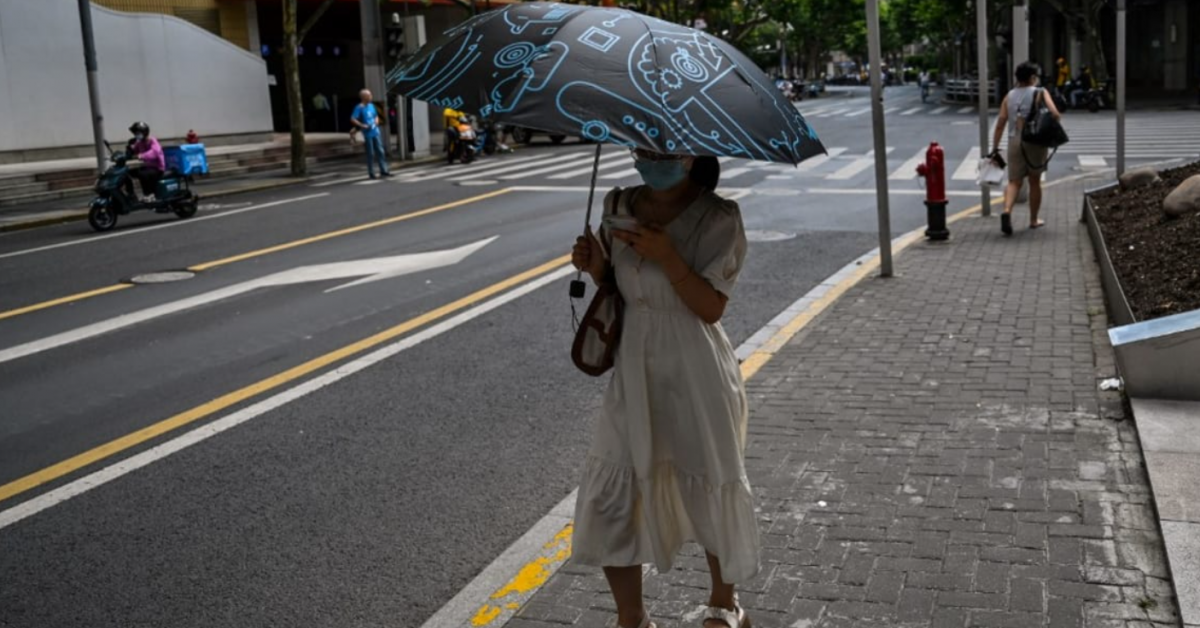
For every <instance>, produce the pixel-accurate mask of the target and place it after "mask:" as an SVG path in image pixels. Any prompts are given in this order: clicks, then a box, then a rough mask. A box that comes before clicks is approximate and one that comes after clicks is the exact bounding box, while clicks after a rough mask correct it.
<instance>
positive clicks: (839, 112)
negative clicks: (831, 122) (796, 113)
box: [813, 107, 849, 118]
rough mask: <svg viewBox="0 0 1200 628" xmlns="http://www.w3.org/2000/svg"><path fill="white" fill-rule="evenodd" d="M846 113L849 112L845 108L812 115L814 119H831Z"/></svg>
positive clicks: (836, 108)
mask: <svg viewBox="0 0 1200 628" xmlns="http://www.w3.org/2000/svg"><path fill="white" fill-rule="evenodd" d="M846 111H849V109H847V108H846V107H834V108H832V109H829V110H827V111H822V112H821V113H818V114H816V115H814V116H813V117H814V118H831V117H833V116H840V115H842V114H843V113H845V112H846Z"/></svg>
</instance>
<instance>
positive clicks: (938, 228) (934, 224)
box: [917, 142, 950, 240]
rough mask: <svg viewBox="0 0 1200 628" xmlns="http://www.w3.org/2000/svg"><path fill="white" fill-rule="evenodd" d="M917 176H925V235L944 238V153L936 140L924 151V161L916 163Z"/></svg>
mask: <svg viewBox="0 0 1200 628" xmlns="http://www.w3.org/2000/svg"><path fill="white" fill-rule="evenodd" d="M917 176H919V177H925V214H926V220H927V222H928V223H929V228H928V229H926V230H925V237H927V238H929V239H930V240H945V239H947V238H949V237H950V231H949V230H948V229H946V204H947V202H946V154H945V153H944V152H943V151H942V147H941V146H939V145H938V143H937V142H933V143H932V144H930V145H929V150H927V151H925V163H923V164H918V165H917Z"/></svg>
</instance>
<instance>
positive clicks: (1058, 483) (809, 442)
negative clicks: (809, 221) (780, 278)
mask: <svg viewBox="0 0 1200 628" xmlns="http://www.w3.org/2000/svg"><path fill="white" fill-rule="evenodd" d="M1093 184H1095V181H1090V182H1081V181H1076V182H1072V183H1064V184H1063V185H1060V186H1057V187H1053V188H1051V189H1050V190H1048V191H1047V195H1046V205H1047V207H1046V212H1045V213H1046V220H1047V222H1048V223H1049V224H1048V227H1047V228H1045V229H1043V230H1041V231H1032V232H1031V231H1027V230H1024V229H1019V230H1018V231H1017V234H1016V235H1015V236H1014V237H1013V238H1010V239H1006V238H1002V237H1001V236H1000V233H999V221H998V219H996V218H994V217H993V218H990V219H983V218H978V217H971V218H968V219H965V220H962V221H959V222H957V223H954V224H953V225H952V226H951V230H952V232H953V237H952V239H951V241H950V242H948V243H938V244H933V243H926V242H919V243H917V244H914V245H913V246H911V247H910V248H908V249H907V250H905V251H904V252H902V253H901V254H900V255H898V256H897V259H896V268H897V270H898V272H899V276H898V277H896V278H894V279H887V280H884V279H879V278H874V277H872V278H869V279H866V280H864V281H863V282H862V283H860V284H859V285H857V286H855V287H853V288H852V289H850V290H849V292H847V293H846V294H845V295H843V296H842V297H841V299H840V300H839V301H838V302H837V303H835V304H833V305H832V306H831V307H830V308H829V309H828V310H826V311H825V313H824V314H822V315H821V316H820V317H819V318H818V319H817V320H815V321H814V322H812V323H811V324H809V325H808V326H807V327H806V328H805V330H804V331H803V332H801V334H800V335H798V336H797V337H796V338H794V339H793V340H792V341H791V342H790V343H789V344H788V346H787V347H785V348H784V349H783V350H782V351H781V352H780V353H779V354H777V355H776V357H775V358H774V359H773V360H772V361H771V362H770V363H768V364H767V365H766V366H764V367H763V368H762V370H761V371H760V372H759V373H758V374H757V375H756V376H755V377H754V378H752V379H751V380H750V381H749V382H748V384H747V386H748V392H749V394H750V398H751V421H750V430H751V439H750V444H749V450H748V454H747V464H748V467H749V473H750V479H751V483H752V484H753V485H754V487H755V490H756V497H757V500H758V504H759V506H760V529H761V531H762V534H763V545H764V551H763V557H762V559H763V570H762V572H761V574H760V575H759V576H758V577H757V578H756V579H755V580H754V581H753V582H751V583H748V584H747V585H745V586H743V587H741V594H740V595H741V600H742V603H743V604H744V606H746V607H747V609H748V610H749V611H750V613H751V614H752V617H753V620H754V625H755V626H757V627H759V628H769V627H775V626H778V627H788V628H826V627H829V628H833V627H849V626H911V627H925V626H928V627H931V628H965V627H968V626H986V627H992V626H996V627H1008V626H1011V627H1014V628H1027V627H1034V626H1049V627H1053V628H1060V627H1062V628H1067V627H1082V626H1087V627H1095V628H1150V627H1151V626H1159V625H1161V626H1177V625H1179V620H1178V614H1177V611H1176V603H1175V596H1174V592H1173V590H1172V586H1171V582H1170V581H1169V580H1168V579H1167V578H1168V573H1167V569H1166V565H1165V563H1164V560H1165V559H1164V554H1163V545H1162V540H1161V538H1160V535H1159V532H1158V527H1157V523H1156V521H1155V515H1154V510H1153V504H1152V503H1151V500H1150V496H1149V488H1148V486H1147V480H1146V472H1145V468H1144V465H1143V461H1142V456H1141V452H1140V448H1139V444H1138V440H1137V434H1136V431H1135V430H1134V428H1133V425H1132V422H1131V421H1130V420H1128V419H1127V418H1126V416H1125V410H1124V408H1123V405H1122V403H1121V400H1120V398H1119V397H1118V396H1116V395H1115V394H1114V393H1107V392H1104V393H1102V392H1099V391H1098V386H1097V384H1098V381H1099V379H1101V378H1103V377H1108V376H1112V375H1113V374H1114V372H1115V367H1114V365H1113V358H1112V354H1111V348H1110V347H1109V346H1108V344H1107V336H1106V334H1105V329H1106V327H1107V321H1106V319H1105V315H1104V307H1103V301H1102V294H1101V291H1100V285H1099V278H1098V274H1097V270H1096V266H1095V262H1094V257H1093V256H1092V252H1091V245H1090V242H1088V240H1087V235H1086V231H1085V229H1084V228H1083V227H1082V225H1080V224H1079V223H1078V219H1079V211H1080V203H1081V198H1082V190H1083V189H1084V188H1085V187H1087V186H1090V185H1093ZM1026 221H1027V213H1025V208H1023V207H1022V208H1018V213H1017V215H1016V220H1015V221H1014V222H1015V223H1016V224H1017V225H1020V224H1022V222H1026ZM707 584H708V575H707V573H706V571H705V565H704V560H703V558H702V554H701V552H700V550H699V549H698V548H696V547H694V546H692V547H690V548H689V549H688V553H687V554H686V555H685V556H681V557H680V559H679V560H678V561H677V565H676V568H675V570H673V571H672V572H671V573H669V574H662V575H659V574H654V573H651V575H650V576H649V578H648V580H647V584H646V588H645V589H646V596H647V601H648V604H649V609H650V612H651V614H652V615H653V617H654V618H655V620H656V621H657V622H658V625H659V627H660V628H673V627H676V626H686V627H689V628H696V627H698V626H700V620H699V619H698V617H699V614H700V612H701V610H702V608H701V606H700V604H701V603H702V602H703V601H705V600H706V599H707ZM613 610H614V606H613V603H612V601H611V597H610V596H609V594H608V592H607V588H606V586H605V583H604V580H603V577H602V575H601V574H600V572H599V571H598V570H594V569H589V568H580V567H576V566H572V565H570V564H568V565H566V566H565V567H564V568H563V569H561V570H560V571H559V572H558V573H557V574H556V575H555V576H554V577H553V578H551V580H550V581H549V582H547V583H546V585H545V586H544V587H543V588H542V589H541V590H540V591H539V592H538V593H537V594H536V595H535V596H534V597H533V598H532V599H531V600H530V601H529V602H528V603H527V604H526V605H525V606H524V607H523V608H522V609H521V610H520V612H519V613H518V614H517V615H516V616H515V617H514V618H513V619H511V620H510V621H509V622H508V624H507V626H508V628H549V627H551V626H561V625H574V626H580V627H581V628H593V627H595V628H599V627H601V626H609V625H612V623H611V622H612V621H613V619H612V617H613Z"/></svg>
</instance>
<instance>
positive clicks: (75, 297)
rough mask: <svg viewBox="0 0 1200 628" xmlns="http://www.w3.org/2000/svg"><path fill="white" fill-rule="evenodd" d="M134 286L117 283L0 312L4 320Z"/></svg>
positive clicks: (0, 317)
mask: <svg viewBox="0 0 1200 628" xmlns="http://www.w3.org/2000/svg"><path fill="white" fill-rule="evenodd" d="M132 287H133V284H130V283H117V284H113V285H111V286H105V287H103V288H96V289H95V290H88V291H87V292H80V293H78V294H72V295H69V296H65V297H60V298H57V299H51V300H49V301H42V302H41V303H34V304H33V305H26V306H25V307H19V308H17V309H15V310H8V311H7V312H0V320H4V319H6V318H12V317H14V316H20V315H22V314H28V313H30V312H36V311H38V310H44V309H46V308H48V307H54V306H56V305H62V304H64V303H74V302H76V301H82V300H84V299H90V298H92V297H98V296H100V295H102V294H108V293H110V292H117V291H118V290H124V289H126V288H132Z"/></svg>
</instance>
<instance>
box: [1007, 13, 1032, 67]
mask: <svg viewBox="0 0 1200 628" xmlns="http://www.w3.org/2000/svg"><path fill="white" fill-rule="evenodd" d="M1012 23H1013V40H1012V51H1013V52H1012V56H1013V62H1012V67H1011V68H1009V69H1010V70H1012V71H1016V69H1017V66H1018V65H1020V64H1022V63H1025V62H1026V61H1028V60H1029V6H1028V5H1027V2H1026V0H1016V3H1015V4H1013V17H1012Z"/></svg>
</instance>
